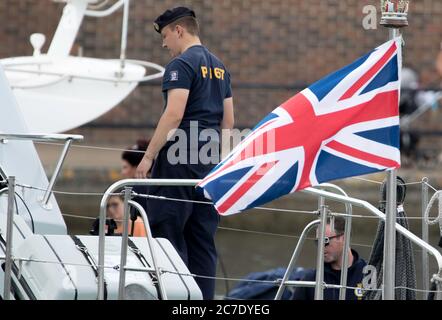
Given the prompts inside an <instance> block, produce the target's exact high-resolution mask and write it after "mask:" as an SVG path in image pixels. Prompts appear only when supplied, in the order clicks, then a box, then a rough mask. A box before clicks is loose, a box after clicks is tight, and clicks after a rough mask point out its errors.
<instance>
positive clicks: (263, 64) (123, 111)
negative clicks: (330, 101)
mask: <svg viewBox="0 0 442 320" xmlns="http://www.w3.org/2000/svg"><path fill="white" fill-rule="evenodd" d="M411 2H412V3H411V8H410V11H411V14H410V17H409V22H410V27H409V28H407V29H405V30H404V37H405V41H406V49H405V54H404V64H405V65H412V66H414V67H415V68H416V69H417V70H418V71H419V72H420V73H421V77H422V83H423V85H435V84H439V83H440V80H441V79H440V78H439V77H438V75H437V74H436V72H435V68H434V58H435V56H436V54H437V52H438V49H439V45H440V42H441V40H442V23H441V21H442V1H440V0H426V1H423V0H420V1H417V0H414V1H411ZM367 4H374V5H376V6H377V5H378V0H357V1H356V0H308V1H301V0H265V1H263V0H217V1H211V0H196V1H189V0H184V1H180V2H177V1H171V0H164V1H159V0H132V1H131V8H130V22H129V38H128V57H129V58H133V59H145V60H149V61H153V62H156V63H159V64H162V65H165V64H166V63H167V62H168V60H169V56H168V54H167V52H166V51H165V50H164V49H162V48H161V42H160V41H161V40H160V37H159V35H158V34H157V33H156V32H155V31H154V30H153V28H152V21H153V20H154V19H155V17H157V16H158V15H159V14H161V13H162V12H163V11H164V10H165V9H167V8H170V7H173V6H176V5H186V6H191V7H193V9H194V10H195V11H196V14H197V17H198V18H199V20H200V24H201V27H202V37H201V38H202V41H203V42H204V44H206V45H207V46H208V47H209V48H210V49H211V51H212V52H214V53H215V54H216V55H218V56H219V57H220V58H221V59H222V60H223V61H224V62H225V64H226V66H227V67H228V68H229V70H230V72H231V74H232V79H233V89H234V99H235V107H236V115H237V124H238V126H240V127H251V126H253V125H254V124H255V123H256V122H257V121H259V120H260V119H261V118H262V117H263V116H265V115H266V114H267V113H268V112H269V111H271V110H272V109H273V108H275V107H276V106H277V105H278V104H280V103H281V102H283V101H284V100H286V99H287V98H288V97H290V96H292V95H293V94H294V93H295V92H296V91H297V90H299V88H300V87H302V86H304V85H305V84H309V83H312V82H313V81H315V80H317V79H320V78H321V77H323V76H324V75H326V74H327V73H329V72H331V71H333V70H336V69H337V68H340V67H342V66H344V65H346V64H348V63H350V62H352V61H353V60H354V59H355V58H357V57H358V56H360V55H362V54H364V53H366V52H367V51H369V50H370V49H372V48H373V47H375V46H376V45H378V44H380V43H382V42H383V41H384V40H385V39H386V38H387V36H388V32H387V30H385V29H384V28H382V27H378V29H377V30H364V29H363V27H362V19H363V17H364V15H363V13H362V8H363V6H364V5H367ZM62 8H63V5H62V4H59V3H53V2H52V1H49V0H45V1H43V0H1V1H0V21H1V22H2V24H1V25H2V26H1V27H0V43H1V45H0V58H4V57H9V56H19V55H29V54H31V53H32V49H31V46H30V45H29V41H28V37H29V35H30V34H31V33H32V32H42V33H45V34H46V35H47V37H48V41H47V42H49V41H50V39H51V37H52V35H53V33H54V31H55V28H56V25H57V23H58V18H59V16H60V14H61V10H62ZM121 17H122V14H121V11H120V12H118V13H116V14H115V15H113V16H112V17H108V18H104V19H99V20H97V19H95V18H86V20H85V21H84V24H83V25H82V28H81V30H80V33H79V36H78V38H77V42H76V46H81V47H82V48H83V54H84V55H85V56H92V57H103V58H117V57H118V56H119V47H120V28H121ZM378 18H379V15H378ZM46 49H47V44H46V46H45V47H44V49H43V51H45V50H46ZM162 108H163V102H162V96H161V92H160V87H159V86H158V85H149V86H143V87H139V88H137V89H136V90H135V91H134V92H133V93H132V94H131V96H130V97H129V98H127V99H126V100H125V101H124V102H123V103H122V104H120V105H119V106H117V107H116V108H115V109H113V110H112V111H110V112H108V113H107V114H105V115H104V116H102V117H100V118H99V119H97V120H95V121H94V122H93V123H94V124H102V125H103V124H115V125H118V124H129V125H133V126H139V127H143V126H149V125H154V124H155V123H156V122H157V120H158V118H159V116H160V114H161V111H162ZM437 114H438V113H437ZM433 118H434V115H433V117H431V119H433ZM438 123H440V121H436V122H435V123H434V124H433V125H434V126H438ZM77 132H78V130H77Z"/></svg>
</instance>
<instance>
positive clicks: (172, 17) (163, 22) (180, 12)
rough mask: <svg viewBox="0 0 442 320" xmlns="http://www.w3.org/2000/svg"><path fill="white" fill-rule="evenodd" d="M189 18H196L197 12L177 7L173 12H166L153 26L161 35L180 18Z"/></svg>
mask: <svg viewBox="0 0 442 320" xmlns="http://www.w3.org/2000/svg"><path fill="white" fill-rule="evenodd" d="M187 16H189V17H194V18H196V16H195V12H194V11H193V10H191V9H189V8H186V7H176V8H173V9H171V10H170V9H168V10H166V11H164V13H163V14H162V15H160V16H159V17H158V18H156V19H155V21H154V23H153V26H154V28H155V31H156V32H158V33H161V30H163V28H164V27H165V26H167V25H168V24H171V23H172V22H174V21H176V20H178V19H179V18H182V17H187Z"/></svg>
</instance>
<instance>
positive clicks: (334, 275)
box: [292, 217, 366, 300]
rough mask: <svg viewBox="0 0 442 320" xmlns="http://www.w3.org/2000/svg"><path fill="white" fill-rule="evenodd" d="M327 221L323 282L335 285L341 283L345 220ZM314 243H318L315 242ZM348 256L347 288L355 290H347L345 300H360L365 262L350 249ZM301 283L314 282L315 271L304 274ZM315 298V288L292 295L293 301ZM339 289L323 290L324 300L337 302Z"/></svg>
mask: <svg viewBox="0 0 442 320" xmlns="http://www.w3.org/2000/svg"><path fill="white" fill-rule="evenodd" d="M333 226H334V227H332V223H331V221H330V220H329V221H327V226H326V229H325V239H324V282H325V283H327V284H337V285H339V284H340V282H341V268H342V256H343V254H344V239H345V236H344V230H345V219H344V218H342V217H335V218H334V223H333ZM316 243H318V241H317V240H316ZM347 254H348V265H349V266H350V267H349V268H348V274H347V286H348V287H352V288H355V289H347V292H346V300H362V278H363V273H362V269H363V268H364V267H365V265H366V262H365V261H364V260H363V259H361V258H359V254H358V253H357V252H356V251H355V250H353V249H351V250H349V252H348V253H347ZM301 280H302V281H315V280H316V270H309V271H307V272H306V274H305V275H304V277H303V278H302V279H301ZM314 297H315V288H312V287H298V288H296V290H295V292H294V293H293V296H292V299H293V300H313V299H314ZM338 299H339V289H332V288H326V289H324V300H338Z"/></svg>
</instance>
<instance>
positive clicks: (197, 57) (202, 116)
mask: <svg viewBox="0 0 442 320" xmlns="http://www.w3.org/2000/svg"><path fill="white" fill-rule="evenodd" d="M178 88H180V89H187V90H189V98H188V100H187V104H186V109H185V112H184V116H183V119H182V121H181V124H180V125H179V128H180V129H183V130H186V131H187V130H188V129H189V128H190V121H198V127H199V129H200V130H202V129H206V128H212V129H216V130H217V131H219V130H220V125H221V121H222V119H223V113H224V104H223V103H224V99H226V98H230V97H231V96H232V89H231V85H230V74H229V72H228V71H227V69H226V67H225V66H224V64H223V63H222V62H221V61H220V60H219V59H218V58H217V57H216V56H215V55H214V54H212V53H211V52H210V51H209V50H208V49H207V48H206V47H204V46H202V45H195V46H192V47H190V48H188V49H187V50H186V51H185V52H183V53H182V54H181V55H179V56H178V57H176V58H174V59H173V60H172V61H171V62H170V63H169V64H168V65H167V66H166V70H165V72H164V77H163V93H164V97H165V100H166V105H167V91H168V90H170V89H178ZM200 130H199V131H200Z"/></svg>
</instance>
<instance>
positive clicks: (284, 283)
mask: <svg viewBox="0 0 442 320" xmlns="http://www.w3.org/2000/svg"><path fill="white" fill-rule="evenodd" d="M320 223H321V221H320V220H313V221H311V222H310V223H309V224H307V225H306V226H305V228H304V230H303V231H302V233H301V236H300V237H299V240H298V243H297V244H296V248H295V251H293V255H292V258H291V259H290V262H289V265H288V266H287V269H286V271H285V273H284V277H283V278H282V281H281V285H280V286H279V288H278V292H276V295H275V300H280V299H281V297H282V294H283V293H284V290H285V288H286V286H287V281H289V279H290V274H291V273H292V271H293V268H294V267H295V265H296V262H297V261H298V257H299V254H300V252H301V249H302V247H303V245H304V241H305V239H306V238H307V234H308V233H309V232H310V230H312V229H313V228H314V227H317V226H318V225H319V224H320Z"/></svg>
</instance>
